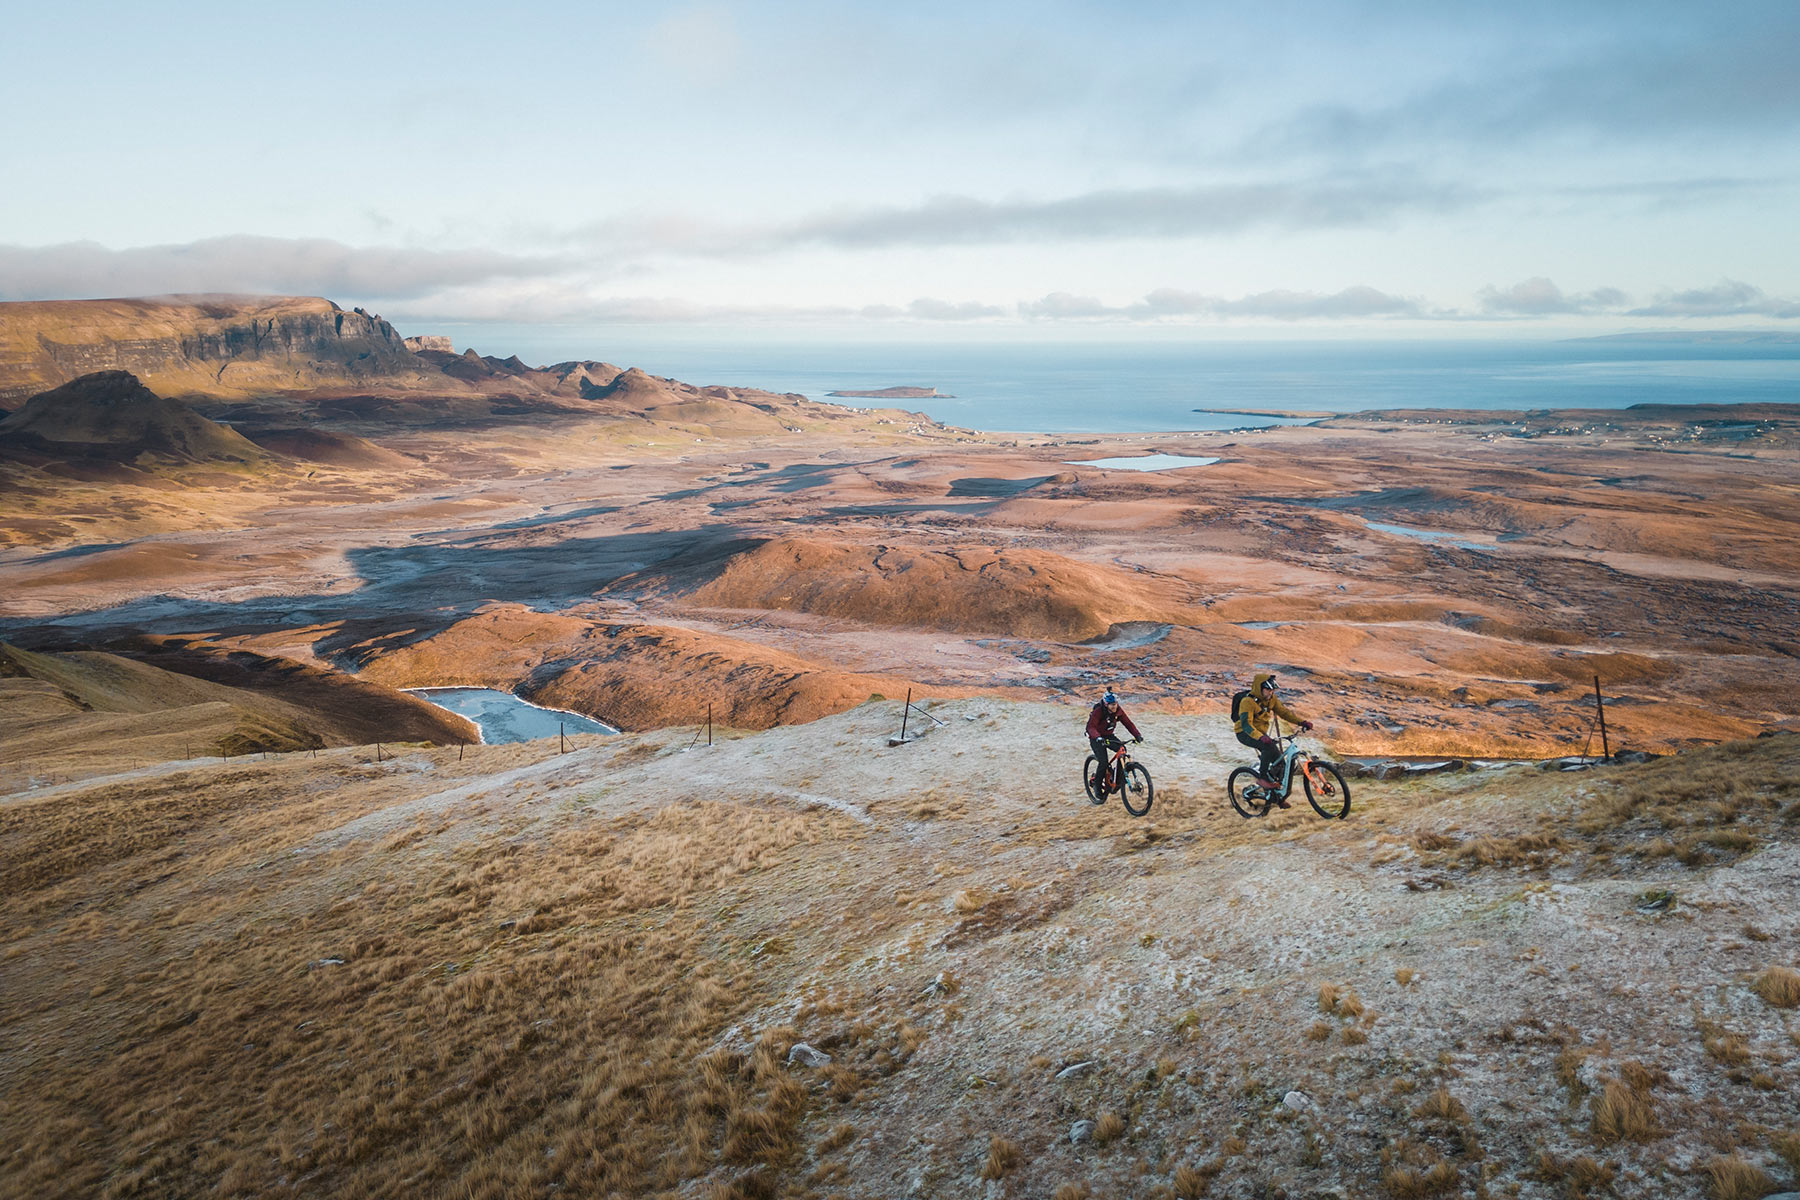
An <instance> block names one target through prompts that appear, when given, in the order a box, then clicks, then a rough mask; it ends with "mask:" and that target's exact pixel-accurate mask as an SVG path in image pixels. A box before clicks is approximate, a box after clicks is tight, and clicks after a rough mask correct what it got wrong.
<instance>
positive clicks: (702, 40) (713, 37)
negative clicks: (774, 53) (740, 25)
mask: <svg viewBox="0 0 1800 1200" xmlns="http://www.w3.org/2000/svg"><path fill="white" fill-rule="evenodd" d="M644 49H645V51H646V52H647V53H648V54H649V55H650V57H651V58H652V59H654V60H655V61H656V62H657V63H658V64H659V65H660V66H661V67H662V69H663V70H664V71H667V72H671V73H674V74H679V75H680V76H682V78H683V79H684V80H687V81H689V82H701V83H710V84H715V85H716V84H720V83H723V82H725V81H726V78H727V77H728V76H729V75H730V74H731V73H732V72H733V71H734V70H735V69H736V68H737V65H738V63H739V62H740V61H741V59H742V58H743V45H742V41H741V39H740V38H739V37H738V32H737V27H736V26H735V24H734V23H733V22H732V18H731V14H730V13H729V12H727V11H725V10H724V9H723V8H719V7H717V6H712V5H703V6H699V7H694V8H687V9H683V10H681V11H680V12H675V13H671V14H670V15H668V16H666V17H664V18H663V19H662V20H660V21H658V22H657V23H656V24H655V25H652V26H651V27H650V28H649V29H648V30H647V31H645V34H644Z"/></svg>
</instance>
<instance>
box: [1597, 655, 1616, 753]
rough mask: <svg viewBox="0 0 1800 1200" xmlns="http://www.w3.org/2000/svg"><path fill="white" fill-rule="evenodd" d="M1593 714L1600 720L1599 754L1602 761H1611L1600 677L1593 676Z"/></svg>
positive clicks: (1610, 747) (1604, 702)
mask: <svg viewBox="0 0 1800 1200" xmlns="http://www.w3.org/2000/svg"><path fill="white" fill-rule="evenodd" d="M1594 712H1595V713H1596V714H1598V716H1599V718H1600V753H1601V755H1602V756H1604V757H1603V761H1605V762H1611V761H1612V746H1611V745H1609V744H1608V743H1607V740H1606V701H1605V700H1604V699H1603V698H1602V697H1601V695H1600V677H1599V676H1598V675H1596V676H1594Z"/></svg>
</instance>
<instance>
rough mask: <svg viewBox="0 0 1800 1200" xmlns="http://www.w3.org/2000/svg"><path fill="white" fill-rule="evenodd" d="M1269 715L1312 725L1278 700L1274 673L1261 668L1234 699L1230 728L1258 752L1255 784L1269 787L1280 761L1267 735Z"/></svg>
mask: <svg viewBox="0 0 1800 1200" xmlns="http://www.w3.org/2000/svg"><path fill="white" fill-rule="evenodd" d="M1271 717H1280V718H1281V719H1282V720H1284V721H1287V722H1289V723H1290V724H1294V725H1298V726H1299V727H1300V728H1302V729H1311V728H1312V722H1311V721H1308V720H1306V719H1305V718H1303V717H1302V716H1301V715H1300V714H1299V713H1297V712H1295V711H1294V710H1293V709H1291V708H1289V707H1288V706H1287V705H1285V704H1283V703H1282V702H1281V688H1280V686H1279V685H1277V684H1276V682H1275V676H1274V675H1272V674H1270V673H1268V672H1267V671H1265V672H1263V673H1262V674H1260V675H1258V676H1257V677H1256V678H1255V679H1254V680H1252V681H1251V684H1250V694H1249V695H1247V696H1245V697H1244V698H1243V700H1242V701H1240V702H1239V703H1238V705H1237V719H1236V722H1235V724H1234V725H1233V728H1235V729H1236V730H1237V740H1238V741H1240V742H1242V743H1243V744H1244V745H1246V746H1248V747H1250V748H1251V749H1252V750H1255V751H1256V752H1257V754H1259V755H1261V756H1262V763H1261V766H1260V767H1258V770H1259V771H1260V772H1261V776H1260V778H1258V779H1257V781H1256V783H1257V786H1259V787H1265V788H1268V789H1270V790H1271V791H1273V790H1274V789H1275V787H1276V784H1275V767H1276V764H1277V763H1279V762H1280V761H1281V743H1280V742H1277V741H1276V740H1275V739H1274V738H1272V737H1270V736H1269V720H1270V718H1271ZM1275 803H1276V805H1277V806H1279V807H1281V808H1286V807H1287V806H1288V803H1287V801H1286V800H1285V799H1280V798H1277V799H1276V801H1275Z"/></svg>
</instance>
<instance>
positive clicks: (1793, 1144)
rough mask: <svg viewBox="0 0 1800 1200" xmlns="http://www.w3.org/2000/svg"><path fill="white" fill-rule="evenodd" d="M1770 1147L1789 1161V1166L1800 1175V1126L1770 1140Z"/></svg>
mask: <svg viewBox="0 0 1800 1200" xmlns="http://www.w3.org/2000/svg"><path fill="white" fill-rule="evenodd" d="M1769 1145H1770V1146H1771V1147H1773V1148H1774V1150H1775V1153H1777V1154H1779V1155H1781V1157H1782V1158H1784V1159H1786V1160H1787V1165H1788V1167H1789V1168H1790V1169H1792V1170H1793V1171H1794V1172H1795V1173H1796V1174H1800V1126H1796V1127H1795V1128H1793V1129H1790V1130H1788V1131H1787V1132H1786V1133H1778V1134H1776V1135H1775V1136H1774V1137H1772V1138H1770V1139H1769Z"/></svg>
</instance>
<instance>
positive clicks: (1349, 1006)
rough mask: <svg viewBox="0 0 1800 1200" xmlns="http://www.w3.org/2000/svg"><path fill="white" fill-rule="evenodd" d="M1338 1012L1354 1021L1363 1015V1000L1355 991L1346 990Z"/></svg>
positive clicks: (1339, 1014) (1339, 1003) (1339, 1002)
mask: <svg viewBox="0 0 1800 1200" xmlns="http://www.w3.org/2000/svg"><path fill="white" fill-rule="evenodd" d="M1337 1014H1338V1016H1340V1017H1344V1018H1345V1019H1347V1020H1351V1021H1354V1020H1356V1018H1358V1017H1360V1016H1362V1015H1363V1002H1362V1000H1361V999H1360V998H1358V996H1357V994H1356V993H1355V992H1354V991H1351V992H1346V993H1345V994H1344V998H1343V999H1342V1000H1339V1001H1338V1006H1337Z"/></svg>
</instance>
